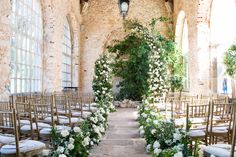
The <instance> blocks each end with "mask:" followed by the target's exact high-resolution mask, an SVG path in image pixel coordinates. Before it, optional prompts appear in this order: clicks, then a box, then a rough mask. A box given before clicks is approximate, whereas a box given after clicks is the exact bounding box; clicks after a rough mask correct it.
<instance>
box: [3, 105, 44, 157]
mask: <svg viewBox="0 0 236 157" xmlns="http://www.w3.org/2000/svg"><path fill="white" fill-rule="evenodd" d="M0 128H1V129H8V130H11V131H12V132H13V133H14V141H9V143H7V144H5V145H3V146H2V147H1V149H0V152H1V157H15V156H17V157H20V156H24V157H31V156H35V155H39V154H40V153H41V152H42V150H43V149H44V148H45V144H44V143H42V142H39V141H34V140H23V141H19V136H18V135H19V133H18V124H17V122H16V113H15V109H12V111H0Z"/></svg>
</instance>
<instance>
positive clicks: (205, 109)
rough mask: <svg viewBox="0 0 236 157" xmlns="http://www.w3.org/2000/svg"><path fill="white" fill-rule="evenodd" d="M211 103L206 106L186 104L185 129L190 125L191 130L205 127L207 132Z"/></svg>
mask: <svg viewBox="0 0 236 157" xmlns="http://www.w3.org/2000/svg"><path fill="white" fill-rule="evenodd" d="M210 108H211V103H209V102H208V103H206V104H200V105H199V104H187V118H186V124H187V126H186V128H189V125H190V124H191V127H192V128H196V127H197V126H206V131H208V130H207V129H208V126H209V117H210Z"/></svg>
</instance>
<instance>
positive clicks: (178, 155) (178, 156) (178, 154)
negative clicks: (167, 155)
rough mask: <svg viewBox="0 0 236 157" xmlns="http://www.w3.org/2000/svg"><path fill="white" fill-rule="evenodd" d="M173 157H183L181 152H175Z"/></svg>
mask: <svg viewBox="0 0 236 157" xmlns="http://www.w3.org/2000/svg"><path fill="white" fill-rule="evenodd" d="M174 157H183V153H182V152H177V153H175V154H174Z"/></svg>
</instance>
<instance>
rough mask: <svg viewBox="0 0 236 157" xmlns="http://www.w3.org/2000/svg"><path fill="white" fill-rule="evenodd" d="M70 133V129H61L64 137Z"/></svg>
mask: <svg viewBox="0 0 236 157" xmlns="http://www.w3.org/2000/svg"><path fill="white" fill-rule="evenodd" d="M69 134H70V133H69V131H68V130H66V129H65V130H62V131H61V136H62V137H67V136H68V135H69Z"/></svg>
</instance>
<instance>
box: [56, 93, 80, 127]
mask: <svg viewBox="0 0 236 157" xmlns="http://www.w3.org/2000/svg"><path fill="white" fill-rule="evenodd" d="M53 102H54V105H53V106H54V112H55V113H56V117H57V120H58V121H57V123H58V125H67V126H74V125H79V124H80V123H81V122H83V119H82V118H80V117H72V112H71V102H69V101H68V98H67V96H66V95H64V94H62V95H55V94H54V95H53Z"/></svg>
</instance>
